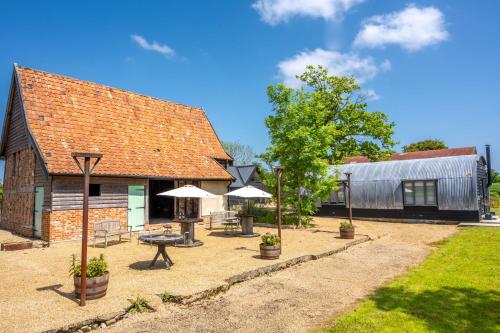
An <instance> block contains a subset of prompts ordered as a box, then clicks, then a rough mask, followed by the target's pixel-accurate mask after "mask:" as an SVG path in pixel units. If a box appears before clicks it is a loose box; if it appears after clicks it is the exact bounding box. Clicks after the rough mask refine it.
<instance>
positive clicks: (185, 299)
mask: <svg viewBox="0 0 500 333" xmlns="http://www.w3.org/2000/svg"><path fill="white" fill-rule="evenodd" d="M370 240H371V238H370V237H369V236H367V235H363V236H362V238H360V239H357V240H355V241H352V242H350V243H348V244H346V245H344V246H342V247H340V248H338V249H335V250H331V251H327V252H323V253H321V254H317V255H315V254H308V255H305V256H301V257H296V258H292V259H289V260H287V261H284V262H280V263H277V264H274V265H269V266H264V267H260V268H257V269H254V270H251V271H248V272H244V273H241V274H238V275H233V276H231V277H230V278H228V279H226V280H225V283H224V284H222V285H220V286H217V287H214V288H210V289H207V290H204V291H201V292H198V293H195V294H192V295H189V296H177V297H176V299H175V302H176V303H180V304H184V305H187V304H191V303H194V302H197V301H201V300H203V299H207V298H210V297H213V296H216V295H217V294H219V293H221V292H226V291H228V290H229V288H231V286H233V285H235V284H237V283H241V282H244V281H248V280H252V279H255V278H257V277H260V276H263V275H266V274H269V273H272V272H277V271H281V270H284V269H286V268H289V267H292V266H295V265H298V264H302V263H305V262H308V261H311V260H318V259H321V258H325V257H328V256H331V255H334V254H336V253H339V252H343V251H345V250H347V249H348V248H350V247H352V246H355V245H358V244H361V243H364V242H367V241H370Z"/></svg>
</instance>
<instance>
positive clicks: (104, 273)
mask: <svg viewBox="0 0 500 333" xmlns="http://www.w3.org/2000/svg"><path fill="white" fill-rule="evenodd" d="M69 274H70V275H72V276H73V279H74V283H75V295H76V297H77V298H80V288H81V283H82V278H81V276H82V265H81V263H80V262H79V261H77V259H76V256H75V255H74V254H73V255H72V261H71V265H70V267H69ZM108 281H109V271H108V263H107V262H106V260H105V259H104V255H103V254H102V253H101V255H100V256H99V257H93V258H91V259H90V260H89V263H88V265H87V288H86V292H85V295H86V298H87V299H97V298H101V297H103V296H104V295H106V291H107V290H108Z"/></svg>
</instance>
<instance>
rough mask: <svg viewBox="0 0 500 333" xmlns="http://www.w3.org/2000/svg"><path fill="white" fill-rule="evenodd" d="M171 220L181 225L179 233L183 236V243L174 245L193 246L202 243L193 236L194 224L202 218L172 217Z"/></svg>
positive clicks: (201, 220)
mask: <svg viewBox="0 0 500 333" xmlns="http://www.w3.org/2000/svg"><path fill="white" fill-rule="evenodd" d="M172 222H174V223H179V224H180V225H181V235H182V236H183V237H184V243H183V244H176V247H195V246H201V245H203V242H202V241H200V240H197V239H196V238H195V237H194V225H195V223H200V222H203V219H198V218H185V219H178V218H177V219H173V220H172Z"/></svg>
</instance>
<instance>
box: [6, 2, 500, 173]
mask: <svg viewBox="0 0 500 333" xmlns="http://www.w3.org/2000/svg"><path fill="white" fill-rule="evenodd" d="M81 3H82V4H83V3H84V4H85V6H77V5H72V4H71V3H70V2H68V1H64V2H63V1H43V2H41V1H36V2H35V1H33V2H22V3H15V2H12V1H11V2H7V3H4V4H3V5H2V11H1V12H0V45H1V49H0V110H2V117H3V113H4V110H5V105H6V102H7V96H8V88H9V83H10V76H11V72H12V64H13V63H14V62H17V63H18V64H19V65H23V66H27V67H32V68H37V69H42V70H46V71H50V72H54V73H59V74H64V75H68V76H72V77H76V78H81V79H85V80H90V81H94V82H98V83H102V84H106V85H110V86H114V87H118V88H123V89H127V90H131V91H135V92H140V93H143V94H147V95H151V96H155V97H159V98H164V99H168V100H172V101H176V102H180V103H185V104H190V105H194V106H201V107H203V108H204V109H205V110H206V113H207V114H208V116H209V118H210V120H211V121H212V123H213V125H214V127H215V129H216V130H217V132H218V134H219V136H220V138H221V139H222V140H227V141H239V142H241V143H245V144H249V145H251V146H252V147H253V148H254V150H255V151H256V152H262V151H263V150H264V149H265V147H266V146H267V144H268V135H267V130H266V128H265V126H264V123H263V121H264V118H265V117H266V116H268V115H269V114H270V107H269V104H268V102H267V97H266V87H267V85H269V84H270V83H275V82H279V81H282V80H284V81H285V82H287V83H288V84H290V85H294V84H295V83H294V81H293V74H294V73H295V72H297V71H298V70H299V69H300V68H301V66H303V65H304V64H305V63H306V62H308V61H316V62H321V63H323V64H324V65H326V66H327V67H329V68H330V69H331V71H332V72H335V73H338V74H353V75H355V76H356V77H357V78H359V79H360V80H362V86H363V89H364V91H365V92H366V93H367V95H369V96H370V97H371V100H370V101H369V109H370V110H379V111H383V112H385V113H387V114H388V115H389V118H390V119H391V120H392V121H394V122H395V123H396V125H397V126H396V133H395V139H396V140H398V141H399V142H400V143H401V145H400V146H402V145H405V144H408V143H411V142H413V141H415V140H420V139H426V138H438V139H442V140H444V141H445V142H446V143H447V144H448V146H450V147H462V146H476V147H477V148H478V149H479V150H480V151H481V152H482V151H483V145H484V144H485V143H490V144H491V145H492V150H493V165H494V167H496V168H497V169H500V135H499V128H500V116H499V115H500V108H499V104H500V80H499V78H500V65H499V60H498V59H500V37H499V36H500V35H499V34H498V31H499V30H500V29H499V28H500V24H499V23H497V22H498V20H497V14H498V13H499V12H500V2H498V1H481V3H480V4H479V3H477V2H473V1H457V0H448V1H414V2H412V3H410V2H407V1H383V2H381V1H375V0H364V1H363V0H343V1H341V0H307V1H305V0H299V1H296V2H295V5H293V6H290V3H289V2H287V1H285V0H252V1H234V0H225V1H221V0H219V1H157V2H153V1H149V2H147V5H144V2H143V3H141V4H139V2H137V1H116V2H112V1H107V2H105V1H95V2H92V1H86V2H81ZM400 146H398V147H396V149H397V150H399V149H400ZM2 174H3V173H2Z"/></svg>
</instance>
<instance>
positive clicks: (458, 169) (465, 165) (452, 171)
mask: <svg viewBox="0 0 500 333" xmlns="http://www.w3.org/2000/svg"><path fill="white" fill-rule="evenodd" d="M479 158H481V157H479V156H477V155H464V156H451V157H436V158H427V159H419V160H402V161H383V162H371V163H370V162H369V163H352V164H344V165H340V166H334V167H333V170H332V171H333V172H335V170H337V171H338V172H340V173H341V175H339V176H340V177H339V178H340V179H345V175H344V173H345V172H351V173H352V181H375V180H405V179H408V180H410V179H422V180H424V179H442V178H463V177H473V176H475V174H476V162H477V161H478V160H479Z"/></svg>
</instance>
